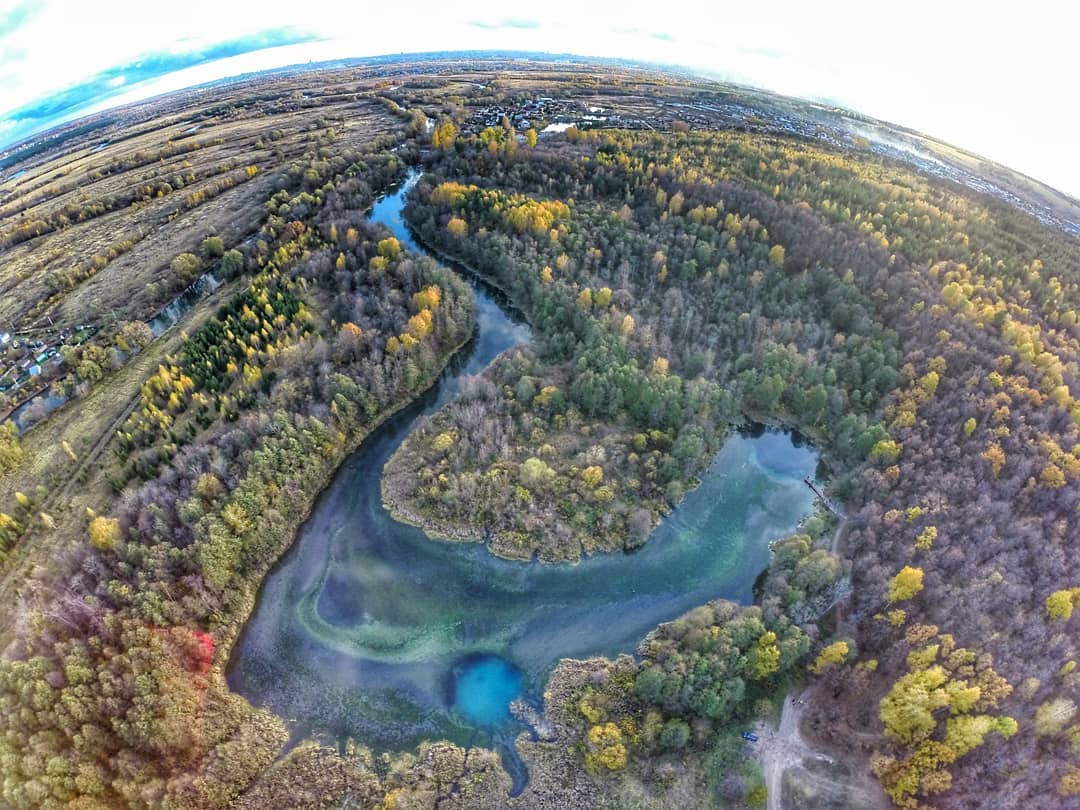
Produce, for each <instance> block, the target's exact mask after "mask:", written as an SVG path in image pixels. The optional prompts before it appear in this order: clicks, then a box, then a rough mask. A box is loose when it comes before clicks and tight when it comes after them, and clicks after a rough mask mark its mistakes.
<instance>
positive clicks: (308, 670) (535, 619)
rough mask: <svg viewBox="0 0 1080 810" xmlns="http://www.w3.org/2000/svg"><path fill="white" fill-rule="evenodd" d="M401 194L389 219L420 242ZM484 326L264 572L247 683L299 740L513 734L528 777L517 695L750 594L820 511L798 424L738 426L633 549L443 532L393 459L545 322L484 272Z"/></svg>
mask: <svg viewBox="0 0 1080 810" xmlns="http://www.w3.org/2000/svg"><path fill="white" fill-rule="evenodd" d="M401 196H402V193H401V192H399V193H398V194H397V195H394V196H392V197H389V198H387V200H385V201H383V202H382V203H380V204H379V205H378V206H376V209H375V212H374V214H373V218H375V219H377V220H379V221H382V222H384V223H385V224H387V225H388V226H390V227H392V228H393V229H394V230H395V232H396V233H398V236H399V238H401V239H402V240H403V241H404V242H405V243H406V244H408V245H410V246H411V247H414V249H415V245H414V244H413V243H412V240H411V238H409V236H408V234H407V233H406V232H405V231H404V228H403V226H402V225H401V222H400V199H401ZM475 290H476V295H477V303H478V329H477V335H476V337H475V338H474V340H473V342H472V343H471V344H470V345H469V347H467V348H466V349H465V350H464V351H463V352H462V355H461V357H460V358H459V359H458V360H457V362H456V363H455V364H454V367H453V368H451V369H449V370H448V371H447V373H446V374H444V376H443V378H442V379H441V380H440V382H439V384H438V385H437V386H436V387H435V389H433V391H432V392H430V393H429V395H428V396H426V397H424V398H423V399H422V401H420V402H418V403H416V404H415V405H413V406H412V407H410V408H408V409H407V410H405V411H403V412H401V413H400V414H399V415H397V416H396V417H395V418H393V419H391V420H390V421H389V422H387V423H386V424H385V425H384V426H383V427H382V428H380V429H379V430H378V431H376V432H375V433H374V434H373V435H372V436H371V437H370V438H369V439H368V441H366V442H365V443H364V445H363V446H362V447H361V448H360V449H359V450H358V451H357V453H356V454H355V455H354V456H353V457H352V458H351V459H349V461H348V462H346V464H345V465H344V466H343V467H342V469H341V470H340V471H339V473H338V474H337V476H336V477H335V479H334V481H333V483H332V484H331V485H330V487H329V488H328V489H327V491H326V492H325V493H324V494H323V496H322V497H321V498H320V500H319V502H318V504H317V505H316V507H315V509H314V511H313V513H312V516H311V518H310V519H309V520H308V521H307V523H305V524H304V526H303V528H302V530H301V532H300V536H299V537H298V538H297V541H296V542H295V543H294V545H293V546H292V548H291V549H290V550H289V552H288V553H287V554H286V555H285V557H284V558H283V559H282V560H281V562H280V563H279V564H278V565H277V566H276V567H275V569H274V570H273V571H272V572H271V574H270V576H269V577H268V578H267V580H266V581H265V583H264V584H263V588H262V591H261V592H260V596H259V600H258V604H257V606H256V609H255V612H254V614H253V615H252V617H251V619H250V620H249V621H248V623H247V625H246V626H245V628H244V631H243V633H242V634H241V637H240V639H239V641H238V643H237V645H236V647H235V649H234V652H233V656H232V659H231V661H230V667H229V672H228V680H229V684H230V686H231V687H232V688H233V689H234V690H235V691H237V692H239V693H240V694H242V695H244V696H245V697H247V698H248V699H249V700H250V701H251V702H252V703H254V704H255V705H259V706H266V707H268V708H270V709H272V710H273V711H274V712H276V713H278V714H280V715H281V716H283V717H285V718H286V719H287V720H290V721H292V723H293V731H294V736H295V737H297V738H299V737H301V736H306V735H309V734H322V735H326V736H329V737H332V738H334V739H338V740H341V739H344V738H346V737H352V738H354V739H358V740H362V741H363V742H364V743H366V744H368V745H370V746H372V747H375V748H381V749H386V748H391V749H392V748H400V747H408V746H412V745H415V744H416V743H417V742H419V741H420V740H423V739H451V740H454V741H456V742H459V743H462V744H472V743H476V744H485V745H492V744H493V745H496V746H498V747H499V748H500V750H501V751H502V752H503V754H504V760H505V761H506V762H507V764H508V766H509V767H510V769H511V771H512V772H513V773H514V776H515V782H516V783H517V784H518V786H520V785H521V784H523V779H524V773H523V769H522V767H521V764H520V761H519V760H517V758H516V754H515V753H514V752H513V746H512V742H511V741H512V739H513V737H514V736H515V735H516V734H517V733H518V732H520V731H521V730H522V726H521V725H520V724H519V723H518V722H517V721H516V720H515V719H514V718H513V717H511V715H510V714H509V712H508V711H507V710H506V706H507V704H508V703H509V701H510V699H512V698H513V697H515V696H517V693H518V691H519V689H520V691H521V693H522V696H523V697H524V698H525V699H526V700H529V701H531V702H534V703H536V702H537V697H536V696H537V695H538V694H539V693H540V692H541V691H542V688H543V683H544V681H545V679H546V677H547V675H548V674H549V673H550V671H551V669H552V668H553V667H554V665H555V663H556V662H557V661H558V659H560V658H566V657H586V656H590V655H596V654H605V655H613V654H617V653H620V652H633V651H634V650H635V649H636V647H637V644H638V643H639V641H640V640H641V638H642V637H643V636H644V635H645V634H646V633H647V632H648V631H649V630H651V629H652V628H654V627H655V626H656V625H657V624H658V623H660V622H663V621H667V620H669V619H673V618H675V617H676V616H678V615H679V614H681V613H683V612H685V611H686V610H688V609H690V608H692V607H695V606H696V605H699V604H702V603H704V602H706V601H708V600H710V599H716V598H719V597H725V598H728V599H735V600H738V601H742V602H748V601H750V599H751V589H752V586H753V582H754V579H755V577H756V576H757V574H758V573H759V572H760V571H762V570H763V569H764V568H765V567H766V565H767V564H768V556H769V551H768V543H769V542H770V541H771V540H774V539H776V538H778V537H780V536H782V535H784V534H786V533H788V532H790V531H791V530H792V529H793V528H794V527H795V526H796V524H797V523H798V521H799V520H800V518H801V517H802V516H803V515H805V514H806V513H807V512H809V511H810V509H811V507H812V504H813V494H812V493H811V492H810V490H809V488H808V487H807V486H806V484H805V483H804V481H803V479H804V478H805V477H807V476H811V475H813V474H814V470H815V466H816V463H817V457H816V455H815V453H814V452H813V451H812V450H811V449H810V448H808V447H805V446H798V445H797V444H796V443H795V441H794V440H793V439H792V437H791V436H790V435H788V434H786V433H779V432H760V433H759V434H758V435H749V434H740V433H734V434H732V436H731V437H730V438H729V439H728V440H727V442H726V443H725V445H724V447H723V449H722V450H721V451H720V453H719V454H718V455H717V457H716V458H715V459H714V461H713V463H712V465H711V466H710V468H709V470H708V471H707V472H706V473H705V474H704V475H703V477H702V479H703V480H702V484H701V486H700V487H698V488H697V489H696V490H694V491H693V492H691V493H690V494H689V495H688V496H687V497H686V499H685V500H684V502H683V503H682V504H681V505H680V507H679V508H678V509H677V510H676V511H675V513H674V514H673V515H671V516H670V517H669V518H668V519H667V520H665V521H664V522H663V523H662V524H661V526H660V527H659V528H658V529H657V530H656V531H655V532H654V534H653V536H652V537H651V538H650V539H649V541H648V543H647V544H646V546H645V547H644V548H643V549H642V550H640V551H639V552H637V553H635V554H632V555H622V554H619V555H608V556H601V557H594V558H590V559H586V560H584V561H582V562H581V563H579V564H577V565H540V564H538V563H518V562H508V561H505V560H500V559H497V558H495V557H492V556H491V555H490V554H488V553H487V551H486V550H485V549H484V548H483V547H482V546H480V545H477V544H468V545H459V544H450V543H437V542H432V541H431V540H429V539H427V538H426V537H425V536H424V535H423V534H422V533H421V532H420V531H419V530H417V529H414V528H412V527H410V526H405V525H402V524H400V523H397V522H396V521H394V520H393V519H392V518H391V517H390V515H389V514H388V513H387V512H386V510H385V509H384V508H383V505H382V499H381V492H380V475H381V471H382V468H383V466H384V464H385V463H386V461H387V459H388V458H389V457H390V455H391V454H392V453H393V452H394V450H395V449H396V448H397V447H398V445H399V444H400V443H401V441H402V440H403V439H404V438H405V437H406V436H407V435H408V434H409V432H410V431H411V430H412V428H413V425H414V422H415V420H416V419H417V418H419V417H420V416H421V415H422V414H424V413H431V412H433V411H435V410H437V409H438V408H440V407H442V405H444V404H445V403H446V402H448V401H449V400H450V399H452V397H453V396H454V394H455V393H456V391H457V390H458V387H459V384H460V381H461V378H462V377H463V376H464V375H466V374H475V373H478V372H479V371H480V370H482V369H483V368H484V367H485V366H487V365H488V364H489V363H490V362H491V360H492V359H493V358H494V357H495V356H497V355H498V354H499V353H500V352H502V351H504V350H505V349H507V348H510V347H512V346H514V345H519V344H521V343H523V342H525V341H526V340H528V337H529V331H528V329H527V327H525V326H524V325H523V324H521V323H520V322H517V321H515V320H514V319H513V318H512V317H510V315H508V313H507V311H506V310H505V309H504V308H503V307H502V306H501V304H500V303H499V302H498V301H497V300H496V298H495V296H494V294H493V293H491V292H490V291H488V290H485V289H484V288H483V287H482V286H478V285H475Z"/></svg>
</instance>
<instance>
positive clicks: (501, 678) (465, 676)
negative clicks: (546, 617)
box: [450, 655, 521, 728]
mask: <svg viewBox="0 0 1080 810" xmlns="http://www.w3.org/2000/svg"><path fill="white" fill-rule="evenodd" d="M452 685H453V688H452V690H451V695H450V703H451V705H452V706H453V707H454V711H455V712H457V713H458V714H460V715H461V716H462V717H463V718H464V719H465V720H467V721H469V722H470V723H475V724H476V725H477V726H480V727H482V728H497V727H499V726H502V725H505V724H506V723H509V722H510V719H511V718H510V703H511V702H512V701H513V700H514V699H515V698H517V697H519V696H520V695H521V670H519V669H518V668H517V667H515V666H514V665H513V664H511V663H510V662H509V661H507V660H506V659H505V658H500V657H499V656H497V655H473V656H469V657H468V658H465V659H464V660H461V661H458V663H457V664H456V665H455V666H454V669H453V680H452Z"/></svg>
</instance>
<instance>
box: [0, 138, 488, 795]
mask: <svg viewBox="0 0 1080 810" xmlns="http://www.w3.org/2000/svg"><path fill="white" fill-rule="evenodd" d="M388 145H389V144H387V143H384V142H380V141H379V140H378V139H374V140H373V142H372V143H371V144H370V145H369V146H368V147H367V148H366V149H365V150H363V151H360V150H355V151H353V150H349V149H342V150H334V151H331V150H330V149H329V148H328V147H325V146H324V151H322V152H321V153H318V152H314V153H311V154H310V155H309V156H308V157H307V163H306V165H305V166H301V171H300V172H299V173H298V174H297V175H296V176H295V177H291V176H290V175H289V173H284V174H282V175H280V176H279V178H278V179H279V183H280V189H279V191H277V192H276V193H275V194H274V195H273V196H272V198H271V199H270V200H269V201H268V203H267V206H266V212H267V215H266V221H265V222H264V224H263V226H262V228H261V230H260V232H259V234H258V239H257V240H256V241H255V243H254V245H253V247H252V249H251V250H250V252H249V253H248V254H247V255H246V257H245V264H246V266H247V267H248V268H249V269H250V275H249V276H248V278H247V279H246V281H245V284H244V285H243V286H242V288H241V289H240V290H239V291H238V292H237V293H236V294H235V295H234V296H233V297H232V298H231V300H230V301H228V302H227V303H226V304H225V305H224V306H221V307H220V308H219V309H218V310H217V312H216V313H215V314H214V315H213V316H212V317H211V318H209V319H208V320H206V321H205V322H203V323H202V325H201V326H200V327H199V328H198V329H197V330H195V331H194V332H193V333H192V334H191V335H190V336H188V337H186V338H185V339H184V340H183V341H182V343H181V344H180V346H179V350H178V351H177V353H176V354H175V355H172V356H169V357H166V358H164V359H163V361H162V362H161V363H160V365H159V366H158V369H157V372H156V373H155V374H153V375H152V376H150V377H149V378H148V379H147V380H146V381H145V383H144V384H143V386H142V390H141V393H140V395H139V397H138V399H137V400H136V403H135V406H134V407H133V409H132V410H131V413H130V416H128V417H127V419H126V421H125V422H124V423H123V424H122V425H121V427H120V429H119V431H118V433H117V436H116V440H115V442H113V443H112V449H113V454H112V460H111V461H109V459H108V456H106V457H105V458H104V459H103V460H104V461H105V464H104V467H105V470H104V478H105V479H106V480H107V481H108V482H109V483H110V484H111V486H112V487H113V489H114V490H115V491H116V493H117V494H119V495H120V496H121V497H120V498H119V499H118V500H115V501H113V500H112V499H110V498H106V499H105V500H104V503H99V504H98V508H97V509H89V508H88V509H87V510H86V513H85V515H84V516H82V517H81V525H82V527H83V529H82V532H83V538H84V540H83V542H82V543H81V544H79V545H77V546H74V547H71V548H61V549H58V550H57V554H56V557H55V559H54V561H53V566H52V569H51V570H50V571H49V572H48V573H47V574H45V575H43V576H41V577H40V578H39V579H37V580H36V581H34V582H33V583H31V587H30V589H29V591H28V592H27V593H25V594H24V596H23V602H22V604H21V606H20V608H19V615H18V616H17V617H16V619H17V621H16V628H15V638H14V641H13V642H12V644H11V646H10V647H9V648H8V652H7V656H6V657H5V660H4V663H3V665H2V666H0V716H2V718H3V719H2V722H0V726H2V728H3V731H2V733H0V763H2V770H3V772H4V782H3V786H2V787H3V799H4V802H5V803H7V804H10V805H11V806H14V807H52V806H61V805H67V804H69V803H70V802H73V801H76V802H78V803H80V806H84V807H113V806H118V805H125V806H167V807H168V806H174V807H203V806H218V805H220V804H222V803H224V802H226V801H228V800H229V799H231V798H232V797H234V796H236V795H237V794H238V793H239V792H240V791H241V790H242V789H244V788H246V787H247V786H248V784H249V783H250V782H251V781H252V779H253V778H254V777H255V775H256V774H258V773H259V772H260V771H262V770H263V769H265V768H266V767H267V766H268V765H269V764H270V762H271V761H272V760H273V759H274V757H276V755H277V753H278V751H279V749H280V747H281V746H282V744H283V743H284V742H285V739H286V734H285V730H284V727H283V725H282V723H281V721H280V720H279V719H277V718H273V717H272V716H271V715H269V714H267V713H266V712H262V711H256V710H254V709H253V708H252V707H250V706H248V705H247V704H246V703H245V702H244V701H243V700H242V699H240V698H238V697H237V696H235V695H232V694H230V693H229V691H228V689H227V687H226V686H225V683H224V679H223V675H222V673H223V667H224V664H225V659H226V656H227V652H228V649H229V648H230V646H231V643H232V640H233V638H234V637H235V634H236V632H237V631H238V629H239V622H240V621H241V620H242V619H243V617H244V616H246V614H247V612H248V611H249V610H250V608H251V606H252V604H253V600H254V594H255V591H256V589H257V587H258V584H259V582H260V581H261V579H262V576H263V575H264V574H265V571H266V570H267V568H268V567H269V565H270V564H271V563H272V562H273V560H274V559H276V558H277V557H278V556H279V555H280V554H281V552H282V551H283V550H284V549H285V548H286V547H287V546H288V544H289V542H291V540H292V537H293V533H294V532H295V529H296V527H297V526H298V525H299V523H300V521H301V520H302V519H303V517H304V515H306V513H307V511H308V509H309V508H310V505H311V503H312V501H313V500H314V498H315V496H316V495H317V494H318V493H319V492H320V491H321V489H322V488H323V487H324V486H325V485H326V483H327V482H328V481H329V478H330V476H331V474H332V473H333V471H334V470H335V469H336V467H337V466H338V465H339V464H340V463H341V461H342V460H343V459H344V458H345V456H346V455H347V454H348V452H349V451H350V450H351V449H352V448H354V447H355V446H356V445H357V444H358V443H359V441H360V440H361V439H362V438H363V436H365V435H366V434H367V433H368V432H369V431H370V430H371V428H372V427H373V426H374V425H376V424H378V423H379V422H380V421H381V420H382V419H383V418H384V417H385V416H386V415H387V414H389V413H391V412H392V411H394V410H395V409H397V408H398V407H400V406H401V405H403V404H405V403H407V402H409V401H410V400H411V399H412V398H414V397H415V396H417V395H418V394H419V392H421V391H422V390H423V389H424V388H426V387H427V386H428V385H430V383H431V382H432V381H433V379H434V378H435V376H436V375H437V374H438V372H439V371H440V370H441V369H442V368H443V366H444V364H445V363H446V361H447V360H448V358H449V357H450V355H451V354H452V353H453V351H455V350H456V349H457V348H458V347H459V346H460V345H461V344H462V343H464V342H465V341H466V340H467V339H468V338H469V336H470V335H471V334H472V318H473V315H472V298H471V293H470V292H469V290H468V287H467V285H466V284H464V283H463V282H462V281H460V280H459V279H458V277H457V276H455V275H454V274H453V273H451V272H449V271H447V270H445V269H442V268H439V267H438V266H437V265H435V264H434V263H433V262H431V261H430V260H426V259H419V258H417V257H413V256H409V255H406V254H404V253H402V251H401V250H400V248H399V246H398V245H397V243H396V240H394V239H392V238H387V237H386V236H385V232H383V231H381V230H380V229H378V228H376V227H373V226H371V225H370V224H369V223H368V222H367V221H366V219H365V216H364V211H365V210H366V209H367V208H368V207H369V206H370V205H371V203H372V201H373V195H374V190H378V189H385V188H386V187H388V186H389V185H390V184H391V183H392V182H394V181H396V180H398V179H400V177H401V175H402V173H403V168H404V167H403V165H402V163H401V162H400V161H399V160H398V159H397V158H395V157H394V156H392V155H391V154H390V153H389V152H387V151H385V147H386V146H388ZM395 344H396V345H395ZM6 441H7V439H6ZM7 456H11V457H12V458H13V461H14V463H15V465H17V463H18V461H19V460H20V459H19V458H18V457H17V456H16V455H15V454H12V453H6V457H7ZM72 456H76V454H75V452H74V451H72ZM71 460H72V463H74V462H75V460H76V459H75V458H72V459H71ZM16 472H17V469H16ZM41 497H45V496H44V495H42V496H41ZM39 505H40V504H39V503H37V502H35V499H34V498H33V497H31V496H24V497H23V498H20V499H17V504H16V508H15V509H14V510H13V512H14V514H13V515H12V517H11V519H12V520H14V521H17V522H18V523H19V524H27V523H29V522H31V521H34V520H35V516H36V507H38V506H39ZM41 522H42V523H43V524H44V525H43V529H42V532H43V533H44V532H46V531H47V530H48V528H49V525H48V524H49V521H47V520H45V518H44V517H42V518H41ZM376 783H377V782H376ZM392 783H393V782H392V780H391V782H390V783H389V784H388V786H387V789H389V787H390V785H392Z"/></svg>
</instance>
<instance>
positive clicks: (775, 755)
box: [756, 689, 832, 810]
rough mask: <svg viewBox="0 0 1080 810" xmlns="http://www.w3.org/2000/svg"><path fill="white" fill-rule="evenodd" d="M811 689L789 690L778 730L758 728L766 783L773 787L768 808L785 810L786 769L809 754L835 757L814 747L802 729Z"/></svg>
mask: <svg viewBox="0 0 1080 810" xmlns="http://www.w3.org/2000/svg"><path fill="white" fill-rule="evenodd" d="M810 691H812V690H806V692H801V691H796V690H794V689H793V690H792V691H790V692H788V695H787V697H786V698H784V707H783V709H782V711H781V712H780V723H779V725H778V726H777V728H776V729H775V730H774V729H772V728H769V727H768V726H765V725H762V726H761V728H760V729H759V730H758V732H757V734H758V736H759V737H760V740H759V741H758V743H757V745H756V750H757V756H758V759H759V760H760V762H761V769H762V771H763V772H764V775H765V787H766V788H767V789H768V791H769V799H768V805H767V808H768V810H781V806H782V804H781V801H780V799H781V793H782V789H783V777H784V771H786V770H787V769H788V768H790V767H793V766H796V765H799V764H801V763H802V761H803V759H807V758H810V759H821V760H824V761H826V762H829V763H831V762H832V758H831V757H828V756H825V755H824V754H821V753H820V752H818V751H815V750H814V749H813V748H811V747H810V746H809V745H808V744H807V743H806V741H805V740H804V739H803V737H802V733H801V732H800V731H799V725H800V724H801V723H802V715H803V706H804V705H805V699H804V697H803V695H805V694H808V693H809V692H810Z"/></svg>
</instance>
